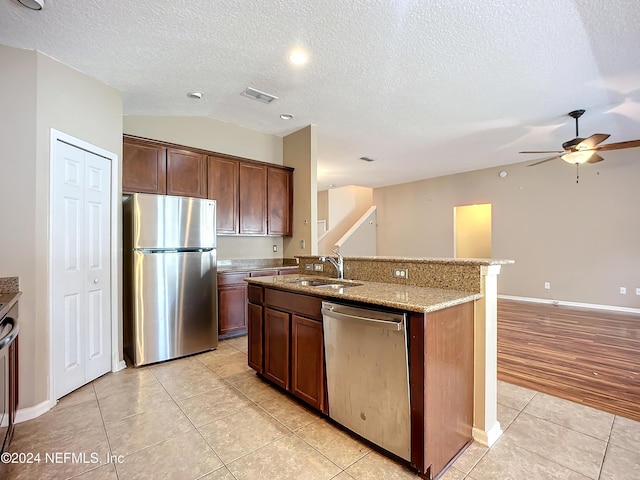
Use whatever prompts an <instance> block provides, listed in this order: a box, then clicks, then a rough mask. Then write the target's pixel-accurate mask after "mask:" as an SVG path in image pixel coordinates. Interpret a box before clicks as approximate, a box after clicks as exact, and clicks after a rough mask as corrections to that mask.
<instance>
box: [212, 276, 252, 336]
mask: <svg viewBox="0 0 640 480" xmlns="http://www.w3.org/2000/svg"><path fill="white" fill-rule="evenodd" d="M246 331H247V284H246V283H245V284H244V285H231V286H223V287H220V286H219V287H218V334H219V335H220V338H223V337H226V336H230V335H239V334H242V333H245V332H246Z"/></svg>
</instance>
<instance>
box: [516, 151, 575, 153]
mask: <svg viewBox="0 0 640 480" xmlns="http://www.w3.org/2000/svg"><path fill="white" fill-rule="evenodd" d="M518 153H564V150H536V151H526V152H518Z"/></svg>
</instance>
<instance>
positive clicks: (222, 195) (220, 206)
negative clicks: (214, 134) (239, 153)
mask: <svg viewBox="0 0 640 480" xmlns="http://www.w3.org/2000/svg"><path fill="white" fill-rule="evenodd" d="M207 161H208V165H207V168H208V181H207V189H208V195H207V196H208V197H209V198H211V199H212V200H215V201H216V205H217V214H216V227H217V231H218V235H233V234H235V233H238V198H239V197H238V185H239V184H238V182H239V177H238V175H239V167H240V162H239V161H238V160H233V159H230V158H223V157H217V156H213V155H209V157H208V160H207Z"/></svg>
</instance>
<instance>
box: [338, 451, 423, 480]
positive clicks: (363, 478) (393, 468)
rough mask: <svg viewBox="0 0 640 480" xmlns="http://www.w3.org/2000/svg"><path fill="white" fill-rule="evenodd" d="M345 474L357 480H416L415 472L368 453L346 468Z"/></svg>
mask: <svg viewBox="0 0 640 480" xmlns="http://www.w3.org/2000/svg"><path fill="white" fill-rule="evenodd" d="M346 472H347V473H348V474H349V475H351V476H352V477H353V478H357V479H359V480H379V479H381V478H384V479H385V480H405V479H406V480H416V479H417V478H418V477H417V476H416V472H414V471H413V470H410V469H409V467H406V466H404V465H401V464H399V463H397V462H394V461H393V460H391V459H389V458H387V457H384V456H382V455H380V454H379V453H377V452H370V453H369V454H367V455H366V456H365V457H363V458H362V459H360V460H358V461H357V462H356V463H354V464H353V465H351V466H350V467H349V468H347V470H346Z"/></svg>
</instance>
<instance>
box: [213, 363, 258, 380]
mask: <svg viewBox="0 0 640 480" xmlns="http://www.w3.org/2000/svg"><path fill="white" fill-rule="evenodd" d="M216 373H217V374H218V375H220V376H221V377H222V378H224V380H225V382H227V383H230V384H235V383H239V382H242V381H244V380H249V379H251V378H255V376H256V371H255V370H254V369H253V368H251V367H250V366H249V365H240V364H229V365H225V366H224V367H221V368H219V369H218V370H216Z"/></svg>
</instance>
